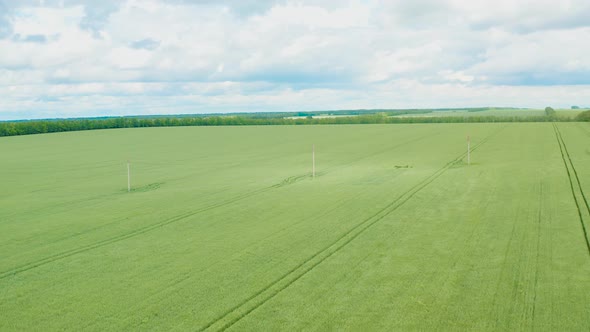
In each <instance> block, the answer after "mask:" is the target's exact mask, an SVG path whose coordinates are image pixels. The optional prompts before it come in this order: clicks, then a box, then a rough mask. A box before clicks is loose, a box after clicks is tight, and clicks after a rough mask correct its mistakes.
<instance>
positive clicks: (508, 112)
mask: <svg viewBox="0 0 590 332" xmlns="http://www.w3.org/2000/svg"><path fill="white" fill-rule="evenodd" d="M582 111H583V110H569V109H558V110H556V112H557V113H556V114H557V116H558V117H560V118H575V117H576V115H578V114H579V113H580V112H582ZM544 115H545V110H542V109H512V108H506V109H490V110H485V111H477V112H470V111H466V110H448V111H434V112H430V113H423V114H420V113H418V114H403V115H397V116H396V117H457V116H459V117H472V116H497V117H513V116H516V117H528V116H544Z"/></svg>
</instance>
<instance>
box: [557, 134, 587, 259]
mask: <svg viewBox="0 0 590 332" xmlns="http://www.w3.org/2000/svg"><path fill="white" fill-rule="evenodd" d="M553 130H554V131H555V138H556V139H557V144H558V145H559V151H560V152H561V158H562V160H563V164H564V166H565V170H566V172H567V177H568V179H569V183H570V189H571V191H572V196H573V198H574V203H575V204H576V209H577V210H578V217H579V218H580V225H581V226H582V233H583V235H584V241H585V243H586V249H587V251H588V255H590V240H589V239H588V231H587V229H586V223H585V222H584V217H583V215H584V214H585V213H586V212H587V213H588V215H590V206H588V201H587V200H586V196H585V195H584V191H583V190H582V185H581V183H580V179H579V178H578V173H577V172H576V169H575V167H574V164H573V162H572V160H571V158H570V156H569V152H568V151H567V147H566V145H565V141H564V140H563V137H562V136H561V132H560V131H559V128H558V127H557V125H556V124H553ZM568 161H569V164H568ZM570 168H571V169H572V171H571V172H570ZM572 174H573V176H574V177H575V178H576V179H575V180H574V179H573V178H572ZM575 184H577V190H576V185H575ZM577 191H579V194H577V193H576V192H577ZM578 195H580V196H581V197H582V200H583V201H584V202H585V203H586V209H587V211H584V208H583V206H581V203H580V202H579V201H578Z"/></svg>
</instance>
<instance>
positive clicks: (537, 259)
mask: <svg viewBox="0 0 590 332" xmlns="http://www.w3.org/2000/svg"><path fill="white" fill-rule="evenodd" d="M542 215H543V182H540V183H539V214H538V215H537V255H536V260H535V283H534V286H533V287H534V288H533V310H532V313H531V328H532V330H534V326H535V314H536V309H537V291H538V288H539V286H538V285H539V262H540V257H539V256H540V252H541V220H542Z"/></svg>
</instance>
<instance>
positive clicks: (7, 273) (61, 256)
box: [0, 133, 437, 280]
mask: <svg viewBox="0 0 590 332" xmlns="http://www.w3.org/2000/svg"><path fill="white" fill-rule="evenodd" d="M435 134H437V133H435ZM435 134H429V135H424V136H420V137H418V138H415V139H411V140H407V141H404V142H402V143H399V144H396V145H394V146H390V147H388V148H387V149H384V150H381V151H378V152H376V153H372V154H369V155H366V156H363V157H361V158H357V159H354V160H353V161H350V162H348V163H346V164H344V165H338V166H333V167H330V168H328V169H326V171H324V172H322V173H320V175H322V174H326V173H328V172H329V171H328V170H331V171H333V170H334V169H339V168H343V167H348V166H350V165H352V164H354V163H356V162H358V161H361V160H364V159H366V158H370V157H373V156H376V155H378V154H381V153H385V152H387V151H390V150H394V149H397V148H398V147H401V146H404V145H407V144H411V143H414V142H417V141H420V140H422V139H425V138H427V137H430V136H433V135H435ZM308 177H309V176H308V175H307V174H304V175H298V176H294V177H290V178H287V179H285V180H283V181H282V182H280V183H278V184H275V185H271V186H269V187H265V188H261V189H257V190H254V191H251V192H248V193H245V194H242V195H238V196H236V197H234V198H231V199H229V200H226V201H224V202H221V203H216V204H212V205H209V206H206V207H203V208H200V209H197V210H193V211H189V212H186V213H183V214H180V215H177V216H174V217H171V218H168V219H166V220H164V221H161V222H158V223H154V224H151V225H148V226H145V227H141V228H138V229H136V230H133V231H131V232H128V233H125V234H121V235H118V236H115V237H111V238H108V239H104V240H101V241H98V242H95V243H92V244H89V245H85V246H82V247H78V248H73V249H70V250H66V251H63V252H60V253H57V254H54V255H50V256H47V257H45V258H42V259H39V260H36V261H33V262H29V263H25V264H22V265H20V266H17V267H14V268H12V269H10V270H6V271H2V272H0V280H2V279H5V278H8V277H10V276H13V275H16V274H19V273H22V272H25V271H29V270H32V269H34V268H37V267H40V266H43V265H46V264H49V263H52V262H55V261H57V260H60V259H64V258H67V257H70V256H73V255H76V254H79V253H83V252H87V251H90V250H93V249H97V248H101V247H104V246H107V245H109V244H113V243H116V242H120V241H123V240H126V239H129V238H132V237H135V236H138V235H141V234H144V233H147V232H150V231H152V230H155V229H158V228H161V227H164V226H166V225H170V224H173V223H175V222H178V221H181V220H183V219H186V218H189V217H192V216H194V215H197V214H199V213H203V212H206V211H209V210H212V209H216V208H219V207H223V206H226V205H229V204H232V203H235V202H238V201H241V200H244V199H247V198H250V197H252V196H255V195H259V194H262V193H265V192H267V191H270V190H273V189H277V188H281V187H284V186H286V185H289V184H293V183H296V182H299V181H300V180H303V179H305V178H308Z"/></svg>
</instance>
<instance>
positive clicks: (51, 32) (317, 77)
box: [0, 0, 590, 119]
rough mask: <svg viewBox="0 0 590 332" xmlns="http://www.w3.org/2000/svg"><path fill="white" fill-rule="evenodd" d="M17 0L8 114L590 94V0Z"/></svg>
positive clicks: (5, 36)
mask: <svg viewBox="0 0 590 332" xmlns="http://www.w3.org/2000/svg"><path fill="white" fill-rule="evenodd" d="M4 6H5V8H4V9H5V10H4V12H3V13H0V32H2V33H0V98H1V99H0V100H1V101H0V119H2V118H8V117H15V116H16V117H18V114H26V116H34V117H43V116H46V115H47V114H60V112H62V113H63V114H64V115H72V114H74V115H100V114H102V113H103V112H111V113H112V114H123V113H126V114H127V113H129V112H131V113H141V111H142V110H149V111H150V112H152V111H161V112H163V113H182V112H185V111H190V112H207V111H236V110H249V111H255V110H264V111H268V110H299V109H323V108H329V109H334V108H370V107H379V108H387V107H447V106H449V107H450V106H477V105H514V106H543V105H545V104H551V105H555V106H567V105H569V104H589V103H590V102H588V101H584V100H583V99H584V98H583V97H584V96H585V95H584V93H587V92H588V89H587V87H588V85H590V60H589V59H590V57H588V56H587V55H588V54H590V46H588V45H589V44H588V43H585V39H587V36H588V35H589V34H590V22H588V21H587V17H589V16H590V3H589V2H587V1H585V0H564V1H553V0H537V1H533V0H510V1H509V0H499V1H495V2H494V4H491V3H490V2H489V1H487V0H472V1H466V0H415V1H405V0H388V1H385V0H382V1H379V0H371V1H360V0H352V1H336V0H319V1H311V0H309V1H308V0H299V1H290V0H281V1H253V0H252V1H250V0H248V1H233V0H225V1H205V0H202V1H197V2H189V1H181V0H128V1H121V2H119V1H114V0H107V1H93V0H92V1H81V0H80V1H79V0H64V1H57V0H48V1H45V4H44V5H40V4H39V2H38V1H29V0H25V1H20V2H7V3H5V4H4ZM586 96H587V94H586ZM19 112H22V113H19ZM15 114H16V115H15ZM23 116H25V115H23Z"/></svg>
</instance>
